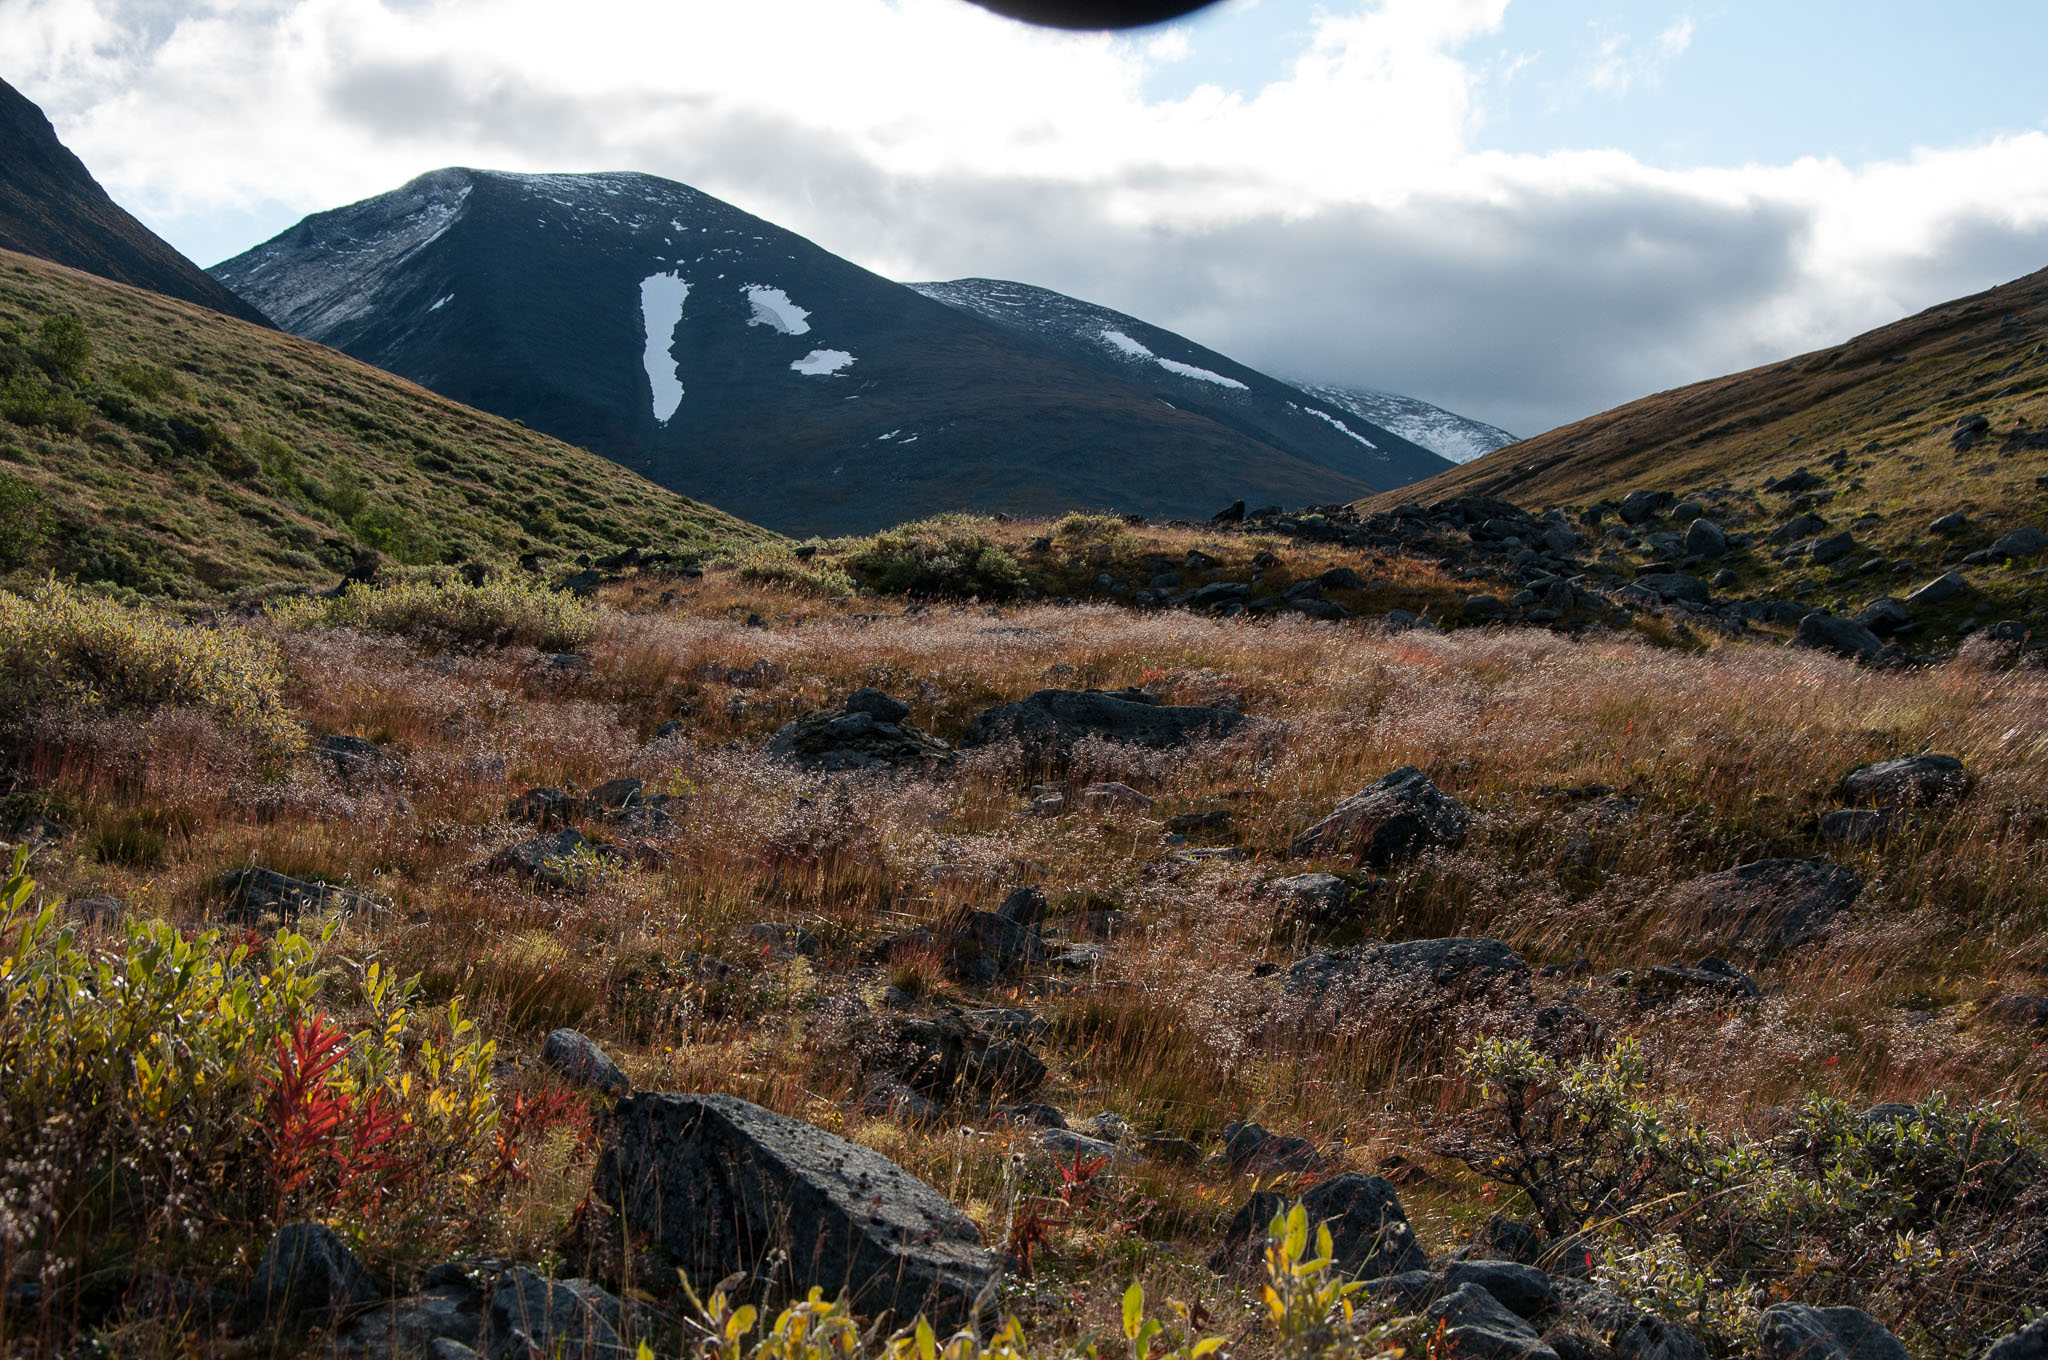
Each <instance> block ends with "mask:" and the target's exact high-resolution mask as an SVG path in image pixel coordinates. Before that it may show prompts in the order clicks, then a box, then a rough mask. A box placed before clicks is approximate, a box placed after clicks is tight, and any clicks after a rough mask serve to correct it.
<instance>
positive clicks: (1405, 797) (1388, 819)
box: [1291, 765, 1472, 867]
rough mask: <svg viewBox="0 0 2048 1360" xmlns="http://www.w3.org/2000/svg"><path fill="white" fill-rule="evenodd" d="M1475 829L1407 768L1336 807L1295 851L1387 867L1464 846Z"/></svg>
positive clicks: (1461, 809)
mask: <svg viewBox="0 0 2048 1360" xmlns="http://www.w3.org/2000/svg"><path fill="white" fill-rule="evenodd" d="M1471 824H1472V818H1471V814H1470V813H1468V812H1466V810H1465V805H1464V804H1462V803H1460V802H1459V801H1458V800H1457V799H1455V798H1453V797H1451V796H1450V795H1449V794H1447V793H1445V792H1444V791H1443V790H1441V789H1439V788H1438V787H1437V786H1436V785H1435V784H1433V783H1431V782H1430V779H1429V776H1428V775H1426V774H1424V773H1423V772H1422V771H1420V770H1418V769H1416V768H1415V767H1414V766H1413V765H1404V766H1402V767H1401V768H1400V769H1398V770H1395V771H1394V772H1393V773H1392V774H1389V775H1387V776H1385V777H1384V778H1382V779H1380V780H1378V781H1377V782H1375V783H1373V784H1369V785H1367V786H1366V787H1365V788H1363V789H1361V790H1359V791H1358V792H1357V793H1354V794H1352V795H1351V796H1350V797H1349V798H1346V799H1345V800H1344V801H1343V802H1341V803H1339V804H1337V806H1336V808H1335V810H1334V811H1332V812H1331V813H1330V815H1329V816H1327V817H1325V818H1323V819H1322V820H1321V821H1319V822H1317V823H1316V824H1315V825H1314V826H1312V827H1310V828H1309V829H1308V830H1306V831H1304V832H1302V833H1301V834H1300V835H1299V836H1296V837H1295V838H1294V844H1293V845H1292V847H1291V850H1292V853H1293V854H1294V855H1295V856H1296V857H1297V858H1299V857H1302V856H1307V855H1350V856H1353V857H1354V858H1356V859H1358V860H1360V861H1361V862H1363V863H1366V864H1372V865H1378V866H1382V867H1384V866H1386V865H1390V864H1395V863H1398V862H1399V861H1401V860H1404V859H1408V858H1410V857H1412V856H1414V855H1416V854H1419V853H1421V852H1422V851H1424V850H1427V849H1430V848H1432V847H1435V846H1456V845H1461V844H1463V843H1464V840H1465V833H1466V831H1467V830H1468V829H1469V828H1470V826H1471Z"/></svg>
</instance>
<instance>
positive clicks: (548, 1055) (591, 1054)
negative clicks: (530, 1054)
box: [540, 1029, 633, 1096]
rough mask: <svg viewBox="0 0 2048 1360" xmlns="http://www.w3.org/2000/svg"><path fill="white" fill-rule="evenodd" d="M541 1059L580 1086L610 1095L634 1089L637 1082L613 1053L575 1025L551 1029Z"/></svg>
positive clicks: (617, 1094) (541, 1048) (620, 1094)
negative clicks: (601, 1046) (607, 1051)
mask: <svg viewBox="0 0 2048 1360" xmlns="http://www.w3.org/2000/svg"><path fill="white" fill-rule="evenodd" d="M540 1061H541V1065H542V1066H544V1067H548V1068H551V1069H553V1070H554V1071H556V1072H558V1073H560V1074H561V1075H562V1076H563V1077H565V1078H567V1079H568V1080H570V1081H572V1082H574V1083H576V1084H577V1085H578V1086H588V1087H589V1088H591V1089H592V1090H594V1091H602V1092H603V1093H604V1094H606V1095H609V1096H622V1095H624V1094H626V1092H628V1091H630V1090H632V1089H633V1083H632V1082H630V1081H628V1080H627V1079H626V1074H625V1073H624V1072H621V1071H620V1070H619V1065H618V1064H617V1063H615V1062H613V1061H612V1059H611V1055H610V1054H608V1053H606V1052H605V1051H604V1050H603V1049H602V1048H599V1047H598V1046H597V1044H596V1042H595V1041H593V1040H591V1039H589V1038H587V1037H585V1036H584V1035H582V1034H579V1033H577V1032H576V1031H575V1030H573V1029H558V1030H554V1031H551V1032H550V1033H549V1034H548V1037H547V1040H546V1042H544V1043H543V1044H541V1047H540Z"/></svg>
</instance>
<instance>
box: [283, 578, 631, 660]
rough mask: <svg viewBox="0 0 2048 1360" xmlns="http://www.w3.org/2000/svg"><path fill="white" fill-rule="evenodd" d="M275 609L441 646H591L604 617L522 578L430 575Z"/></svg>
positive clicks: (293, 619) (292, 621)
mask: <svg viewBox="0 0 2048 1360" xmlns="http://www.w3.org/2000/svg"><path fill="white" fill-rule="evenodd" d="M271 615H272V617H273V618H275V619H277V620H278V621H279V622H281V623H283V624H284V625H285V626H287V627H294V628H308V627H316V626H325V627H329V628H359V629H361V630H363V631H364V632H369V633H390V634H394V635H396V636H399V637H408V638H416V639H420V640H424V641H433V642H437V643H441V644H443V645H454V646H470V647H513V646H517V647H533V648H536V649H538V650H540V651H544V652H573V651H576V650H578V649H579V648H581V647H583V646H585V645H586V644H588V643H589V641H590V640H591V638H593V637H594V636H596V634H597V629H598V624H599V622H600V620H601V618H602V617H603V615H602V612H601V611H600V609H599V608H598V607H597V606H595V605H592V604H590V603H588V602H587V601H584V600H580V599H577V598H576V597H575V596H573V595H570V594H567V593H565V592H563V591H559V590H551V589H549V588H548V587H547V586H545V585H542V584H538V583H536V582H532V581H527V580H523V579H521V578H518V577H500V578H498V579H496V580H490V581H486V582H484V583H483V584H482V585H471V584H470V583H468V582H467V581H452V580H451V581H435V580H431V579H424V578H422V579H414V580H407V581H400V582H397V583H395V584H392V585H363V584H360V583H357V584H353V585H350V586H349V587H348V589H347V590H345V591H343V592H342V593H341V594H340V595H337V596H333V597H330V598H327V599H320V600H295V601H291V602H289V603H286V604H281V605H277V606H274V607H273V608H272V610H271Z"/></svg>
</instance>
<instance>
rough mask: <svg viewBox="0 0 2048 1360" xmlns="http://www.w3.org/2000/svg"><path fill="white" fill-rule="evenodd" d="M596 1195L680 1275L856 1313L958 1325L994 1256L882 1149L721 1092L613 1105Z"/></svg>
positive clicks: (960, 1217)
mask: <svg viewBox="0 0 2048 1360" xmlns="http://www.w3.org/2000/svg"><path fill="white" fill-rule="evenodd" d="M596 1190H597V1193H598V1195H599V1197H600V1198H602V1199H604V1200H605V1201H606V1202H607V1203H610V1204H612V1205H614V1206H616V1207H617V1208H618V1210H619V1212H620V1214H621V1216H622V1217H623V1218H624V1220H625V1222H626V1224H627V1226H628V1227H629V1228H631V1229H632V1230H633V1231H634V1232H637V1233H644V1234H646V1235H647V1236H648V1237H649V1238H650V1240H651V1241H653V1242H654V1243H655V1244H656V1245H658V1246H659V1247H661V1248H662V1249H663V1250H664V1251H665V1252H666V1253H667V1254H668V1256H669V1257H670V1258H671V1259H672V1260H673V1261H674V1263H675V1264H676V1265H677V1266H678V1267H680V1268H682V1269H683V1270H686V1271H688V1272H689V1275H690V1278H691V1279H693V1280H706V1281H711V1280H721V1279H724V1278H725V1277H726V1276H728V1275H731V1274H733V1273H735V1272H738V1271H746V1272H749V1273H751V1274H756V1275H757V1276H758V1274H759V1273H760V1272H764V1271H767V1270H768V1269H770V1268H771V1257H773V1256H774V1255H775V1253H776V1252H778V1251H780V1252H782V1253H784V1255H785V1257H786V1261H787V1264H786V1266H784V1267H783V1269H784V1271H785V1274H784V1275H783V1276H781V1277H780V1278H778V1279H776V1280H774V1281H766V1280H760V1281H758V1283H759V1284H762V1285H767V1284H773V1285H776V1286H780V1287H782V1288H797V1289H800V1288H802V1287H808V1286H809V1285H811V1284H820V1285H823V1286H824V1287H825V1288H826V1290H827V1291H828V1292H834V1291H837V1290H839V1289H841V1288H844V1289H845V1290H846V1291H847V1294H848V1297H849V1299H850V1301H851V1303H852V1305H853V1307H854V1309H855V1310H856V1311H857V1312H859V1313H861V1314H862V1315H863V1316H874V1315H876V1314H879V1313H883V1312H888V1313H890V1314H892V1315H893V1316H894V1317H895V1318H896V1320H898V1321H899V1322H900V1321H903V1320H907V1319H909V1318H911V1317H913V1316H915V1315H917V1314H919V1313H923V1314H924V1315H925V1316H926V1317H928V1318H929V1319H931V1321H932V1322H933V1324H934V1325H935V1326H938V1327H941V1328H944V1327H952V1326H956V1325H958V1324H961V1323H963V1322H967V1321H969V1320H970V1319H971V1318H972V1316H973V1313H974V1311H975V1301H976V1298H977V1296H978V1295H979V1294H980V1293H981V1290H982V1288H983V1287H984V1286H985V1285H986V1284H987V1283H988V1281H989V1278H990V1275H991V1272H992V1271H993V1269H994V1261H993V1258H992V1257H991V1256H990V1254H989V1252H988V1251H987V1250H986V1249H985V1248H984V1247H983V1246H982V1242H981V1234H980V1232H979V1231H977V1230H976V1228H975V1226H974V1224H973V1222H972V1221H971V1220H969V1219H968V1217H967V1216H966V1215H965V1214H963V1213H961V1212H960V1211H959V1210H958V1209H957V1208H955V1207H954V1206H953V1205H952V1204H950V1203H948V1202H947V1201H946V1199H945V1198H944V1197H943V1196H941V1195H940V1194H939V1192H938V1191H936V1190H934V1189H932V1188H931V1187H930V1186H929V1185H926V1184H925V1183H924V1182H923V1181H920V1180H918V1179H917V1178H916V1177H914V1176H912V1175H911V1174H910V1173H909V1172H907V1171H905V1170H904V1169H903V1168H902V1167H900V1166H897V1165H896V1164H895V1163H894V1162H892V1161H890V1160H889V1159H888V1158H886V1157H883V1156H882V1155H881V1154H879V1153H876V1152H872V1151H869V1150H868V1149H867V1148H864V1147H860V1146H858V1145H857V1144H854V1143H849V1142H847V1141H846V1140H845V1139H843V1138H840V1137H838V1136H836V1135H834V1134H830V1133H827V1132H825V1131H824V1130H823V1129H819V1128H814V1127H812V1126H811V1125H809V1124H805V1123H802V1122H801V1121H798V1120H795V1119H789V1118H786V1117H784V1116H782V1115H778V1114H773V1113H770V1112H769V1111H767V1110H764V1109H762V1108H760V1107H759V1106H757V1105H751V1104H749V1103H747V1102H746V1101H744V1100H740V1099H738V1098H737V1097H734V1096H725V1095H670V1094H666V1093H649V1094H643V1095H637V1096H632V1097H629V1098H627V1099H626V1100H623V1101H621V1102H620V1103H619V1107H618V1111H617V1114H616V1117H615V1127H614V1132H613V1135H612V1141H611V1143H610V1145H609V1146H607V1147H606V1149H605V1150H604V1153H603V1155H602V1157H601V1158H600V1160H599V1163H598V1170H597V1181H596Z"/></svg>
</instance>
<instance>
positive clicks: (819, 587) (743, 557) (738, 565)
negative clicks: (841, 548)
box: [732, 539, 854, 599]
mask: <svg viewBox="0 0 2048 1360" xmlns="http://www.w3.org/2000/svg"><path fill="white" fill-rule="evenodd" d="M732 562H733V567H734V570H736V571H737V572H738V573H739V578H740V579H741V580H742V581H751V582H753V583H754V584H756V585H783V586H794V587H795V588H796V589H798V590H807V591H810V592H811V593H812V594H813V595H824V596H826V597H828V598H834V599H836V598H838V597H839V596H841V595H851V594H853V591H854V583H853V578H852V577H851V576H848V575H847V574H846V573H845V572H843V571H841V570H840V569H839V568H838V567H836V566H833V565H832V564H831V563H829V562H826V561H823V560H821V559H820V558H818V557H817V556H815V555H812V553H811V552H810V551H809V550H806V552H804V553H803V554H801V555H800V554H799V553H798V551H797V549H796V547H795V546H794V545H792V544H790V543H788V542H785V541H783V540H780V539H777V540H773V541H770V542H767V543H749V544H748V545H747V546H746V547H744V548H742V549H740V550H739V552H738V553H737V554H736V555H735V556H734V557H733V559H732Z"/></svg>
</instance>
